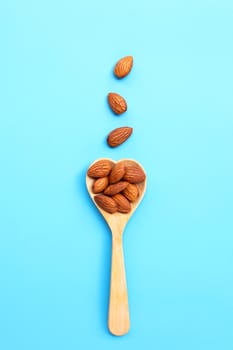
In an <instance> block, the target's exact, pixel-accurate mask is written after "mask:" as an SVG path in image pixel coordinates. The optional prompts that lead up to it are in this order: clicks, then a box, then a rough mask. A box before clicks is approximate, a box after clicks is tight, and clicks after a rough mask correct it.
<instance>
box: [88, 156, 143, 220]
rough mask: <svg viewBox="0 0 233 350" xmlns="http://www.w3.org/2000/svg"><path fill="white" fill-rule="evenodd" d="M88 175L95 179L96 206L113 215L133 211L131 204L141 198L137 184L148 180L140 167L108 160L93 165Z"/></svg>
mask: <svg viewBox="0 0 233 350" xmlns="http://www.w3.org/2000/svg"><path fill="white" fill-rule="evenodd" d="M87 175H88V176H89V177H91V178H93V186H92V192H93V193H94V194H95V196H94V200H95V202H96V204H97V205H98V206H99V207H100V208H101V209H103V210H104V211H106V212H108V213H111V214H113V213H116V212H119V213H129V212H130V211H131V202H135V201H137V199H138V198H139V189H138V186H137V184H139V183H141V182H143V181H144V180H145V178H146V175H145V173H144V171H143V169H142V168H141V167H140V166H139V165H137V164H134V165H125V163H124V161H120V162H118V163H115V164H114V163H113V162H111V161H110V160H108V159H101V160H98V161H96V162H95V163H94V164H92V165H91V166H90V168H89V169H88V171H87Z"/></svg>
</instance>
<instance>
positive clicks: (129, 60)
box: [114, 56, 133, 79]
mask: <svg viewBox="0 0 233 350" xmlns="http://www.w3.org/2000/svg"><path fill="white" fill-rule="evenodd" d="M132 67H133V57H132V56H125V57H123V58H121V59H120V60H119V61H118V62H117V63H116V65H115V68H114V74H115V76H116V77H117V78H119V79H121V78H124V77H125V76H126V75H128V74H129V72H130V71H131V69H132Z"/></svg>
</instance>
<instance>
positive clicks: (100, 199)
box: [94, 194, 117, 214]
mask: <svg viewBox="0 0 233 350" xmlns="http://www.w3.org/2000/svg"><path fill="white" fill-rule="evenodd" d="M94 200H95V202H96V204H97V205H98V206H99V207H100V208H101V209H103V210H105V211H107V212H108V213H110V214H113V213H115V212H116V211H117V204H116V202H115V201H114V200H113V199H112V198H111V197H108V196H105V195H103V194H98V195H97V196H95V197H94Z"/></svg>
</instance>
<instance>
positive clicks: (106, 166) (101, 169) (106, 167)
mask: <svg viewBox="0 0 233 350" xmlns="http://www.w3.org/2000/svg"><path fill="white" fill-rule="evenodd" d="M111 169H112V163H111V162H110V161H109V160H107V159H101V160H98V161H97V162H95V163H94V164H93V165H91V166H90V168H89V169H88V171H87V175H88V176H90V177H93V178H98V177H105V176H108V174H109V173H110V171H111Z"/></svg>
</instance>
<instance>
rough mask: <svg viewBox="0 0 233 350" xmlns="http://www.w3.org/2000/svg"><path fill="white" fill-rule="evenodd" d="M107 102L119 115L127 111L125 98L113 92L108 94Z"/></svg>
mask: <svg viewBox="0 0 233 350" xmlns="http://www.w3.org/2000/svg"><path fill="white" fill-rule="evenodd" d="M108 104H109V106H110V108H111V110H112V111H113V112H114V113H115V114H118V115H119V114H122V113H124V112H126V111H127V103H126V101H125V99H124V98H123V97H122V96H121V95H119V94H116V93H114V92H110V93H109V94H108Z"/></svg>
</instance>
